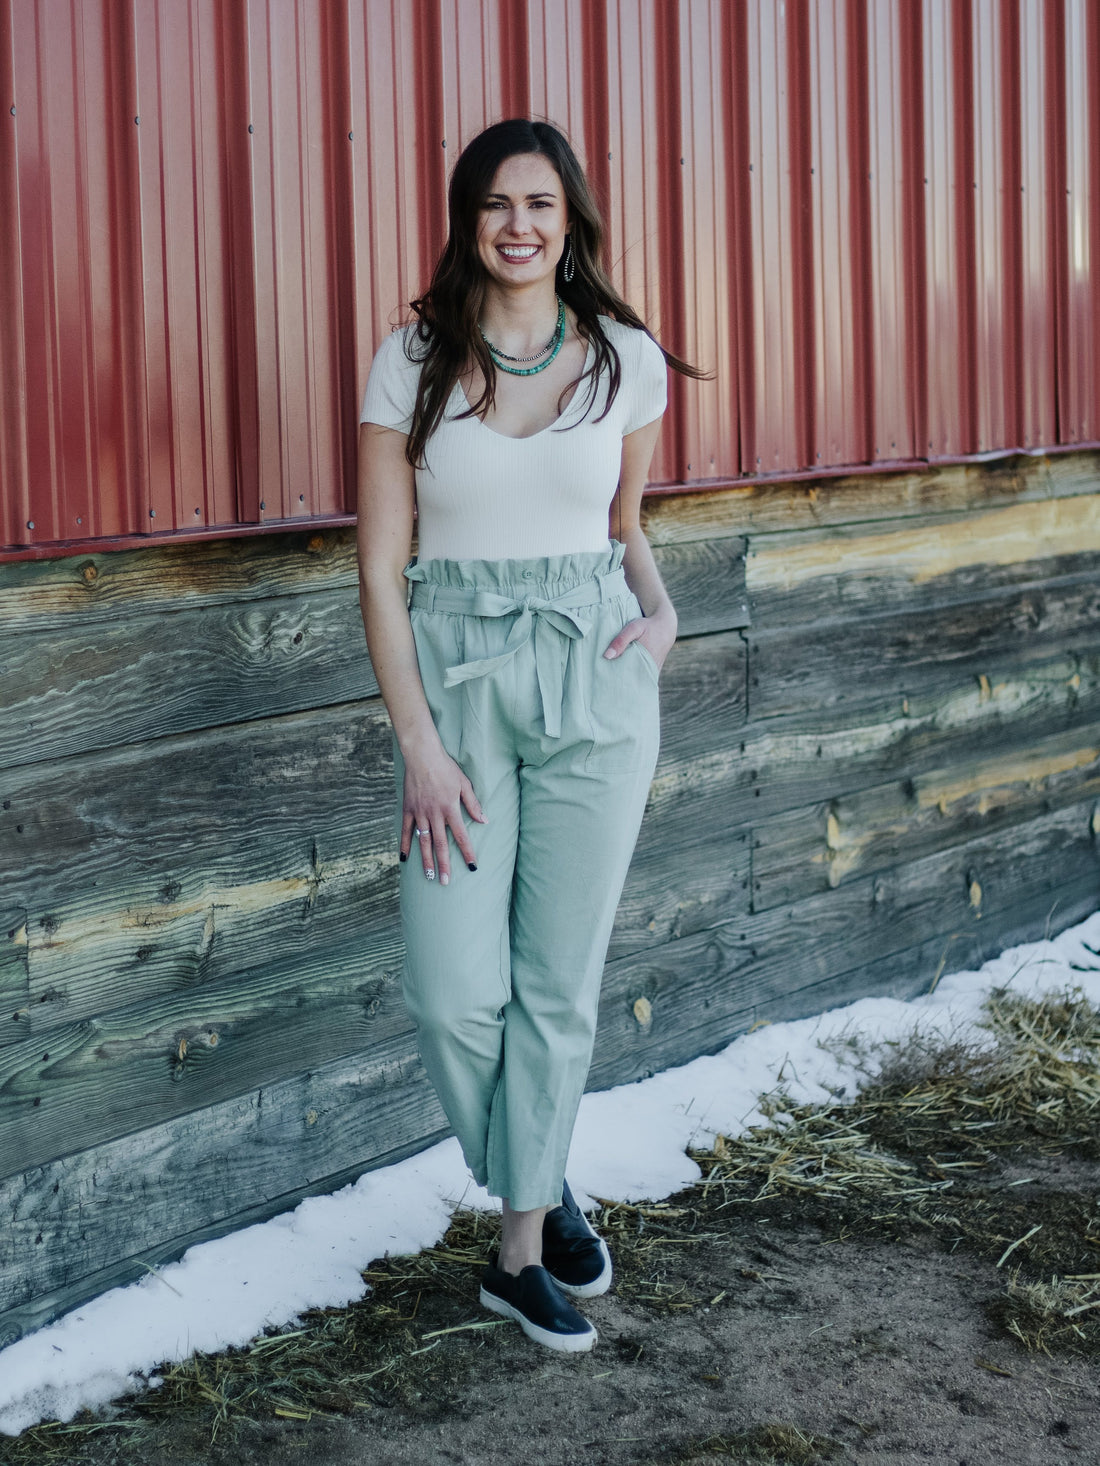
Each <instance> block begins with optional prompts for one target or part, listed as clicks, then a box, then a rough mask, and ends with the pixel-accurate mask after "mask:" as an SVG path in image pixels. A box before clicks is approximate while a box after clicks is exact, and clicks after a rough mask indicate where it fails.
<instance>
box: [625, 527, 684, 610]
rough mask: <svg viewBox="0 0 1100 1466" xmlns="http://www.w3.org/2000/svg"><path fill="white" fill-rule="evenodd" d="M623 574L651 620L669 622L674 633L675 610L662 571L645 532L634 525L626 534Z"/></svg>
mask: <svg viewBox="0 0 1100 1466" xmlns="http://www.w3.org/2000/svg"><path fill="white" fill-rule="evenodd" d="M623 544H624V545H625V546H626V551H625V553H624V555H623V573H624V574H625V575H626V582H627V584H628V585H629V586H630V589H631V590H632V591H633V592H634V594H635V595H636V596H637V597H638V604H639V605H640V606H641V608H642V611H643V613H644V614H645V615H646V616H647V617H649V618H650V619H656V620H660V621H663V622H666V623H668V624H669V625H670V626H671V628H672V630H673V633H675V630H676V608H675V607H674V606H673V604H672V601H671V599H670V597H669V594H668V591H667V590H666V589H665V585H664V581H663V580H662V579H661V572H660V571H659V570H658V569H657V562H656V561H655V560H654V558H653V551H652V550H651V549H650V547H649V541H648V540H647V539H646V537H645V530H643V529H642V528H641V526H640V525H634V526H632V527H631V528H630V529H628V530H625V531H624V532H623Z"/></svg>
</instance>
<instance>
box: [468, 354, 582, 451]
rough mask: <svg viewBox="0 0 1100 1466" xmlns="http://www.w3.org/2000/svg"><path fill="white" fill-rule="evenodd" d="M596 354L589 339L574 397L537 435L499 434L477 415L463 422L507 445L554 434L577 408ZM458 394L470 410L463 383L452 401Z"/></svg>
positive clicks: (574, 389)
mask: <svg viewBox="0 0 1100 1466" xmlns="http://www.w3.org/2000/svg"><path fill="white" fill-rule="evenodd" d="M595 354H596V348H595V346H593V344H592V340H591V338H589V341H588V347H587V350H586V351H585V354H584V366H583V367H582V368H581V378H580V381H579V382H578V383H577V385H576V386H575V387H574V388H573V395H572V397H570V399H569V401H568V402H567V403H566V404H565V406H564V407H563V408H562V410H561V412H559V413H558V415H557V417H556V418H555V419H554V421H553V422H550V423H547V424H546V426H545V427H544V428H539V430H538V432H537V433H524V434H522V435H521V436H519V437H517V436H515V435H514V434H512V433H499V432H497V430H496V428H491V427H490V426H489V424H488V423H487V422H484V421H482V419H481V418H480V417H478V415H477V413H474V415H473V416H472V417H469V418H463V419H462V421H464V422H472V423H476V425H477V426H478V427H479V428H484V429H485V431H486V432H487V433H492V435H493V437H494V438H503V439H504V441H505V442H506V443H530V442H532V441H533V440H534V439H535V438H541V437H542V435H543V433H550V432H553V430H554V429H555V428H556V427H559V426H560V425H561V424H562V423H563V422H564V421H565V419H566V418H567V417H568V416H569V414H570V413H571V412H572V410H573V408H574V407H575V405H576V402H577V398H578V396H579V395H580V392H581V389H582V387H583V385H584V374H585V373H586V372H587V371H588V367H589V363H590V362H591V360H592V359H593V357H594V356H595ZM456 393H457V394H458V396H459V397H460V398H461V399H462V404H463V408H464V409H468V408H470V407H471V406H472V403H471V402H470V399H469V398H468V397H467V396H466V392H465V390H464V388H463V386H462V383H461V382H455V384H454V389H453V391H452V393H451V397H452V400H453V398H454V396H455V394H456Z"/></svg>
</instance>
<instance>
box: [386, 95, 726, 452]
mask: <svg viewBox="0 0 1100 1466" xmlns="http://www.w3.org/2000/svg"><path fill="white" fill-rule="evenodd" d="M517 153H538V154H541V155H542V156H544V157H546V158H548V159H549V160H550V163H551V164H552V165H553V167H554V170H555V171H556V173H557V175H558V177H559V178H560V179H561V182H562V188H563V190H564V193H565V199H566V206H567V209H568V214H569V219H570V227H571V234H570V237H571V239H572V242H573V258H574V261H575V268H574V272H573V279H572V280H569V281H567V280H566V279H565V277H564V275H563V273H562V261H561V260H559V261H558V268H557V274H556V281H555V288H556V290H557V293H558V295H559V296H560V297H561V299H562V300H563V301H564V302H565V304H566V305H567V306H568V307H569V308H570V309H571V310H572V311H573V313H574V315H575V316H576V320H577V330H578V333H579V335H580V336H581V337H582V338H583V339H584V340H585V341H586V342H588V343H590V344H591V345H592V347H593V348H594V356H595V360H594V361H593V363H592V367H591V369H590V383H589V388H588V404H587V406H586V408H585V412H586V413H587V412H588V411H590V410H591V408H592V405H593V403H594V402H595V400H596V393H597V389H598V384H599V381H600V378H601V376H602V374H603V372H604V371H605V370H606V372H607V379H608V389H607V401H606V403H605V405H604V408H603V411H602V412H601V413H600V417H601V418H602V417H604V416H605V415H606V413H607V412H608V410H609V409H610V407H611V404H612V402H614V400H615V397H616V394H617V393H618V391H619V387H620V384H621V381H622V367H621V364H620V362H619V354H618V352H617V351H616V350H615V348H614V346H613V345H612V344H611V342H610V341H609V340H608V338H607V336H606V335H605V333H604V331H603V330H602V328H601V326H600V320H599V318H600V316H601V315H605V316H610V317H611V318H612V320H616V321H619V322H621V323H622V324H623V325H625V326H632V327H634V329H635V330H638V331H645V332H646V334H647V335H650V334H651V333H650V332H649V331H648V329H647V327H646V325H645V322H644V321H643V320H642V319H641V318H640V316H638V315H637V313H636V312H635V311H633V310H632V309H631V308H630V306H629V305H627V303H626V301H625V300H623V298H622V296H621V295H619V294H618V292H617V291H616V289H615V287H614V286H613V285H612V283H611V280H610V279H609V277H608V274H607V270H606V268H605V264H604V226H603V219H602V218H601V216H600V211H599V207H598V206H597V204H596V200H595V198H594V196H593V193H592V190H591V188H590V187H589V184H588V180H587V178H585V176H584V170H583V169H582V168H581V165H580V163H579V162H578V160H577V155H576V154H575V153H574V151H573V149H572V148H571V147H570V145H569V142H568V140H567V139H566V137H565V136H564V134H563V133H561V132H559V131H558V129H557V128H556V127H554V126H553V125H552V124H551V123H549V122H534V121H531V120H529V119H528V118H526V117H513V118H509V119H508V120H507V121H505V122H496V123H494V124H493V125H492V126H491V127H487V128H486V129H485V131H484V132H480V133H479V134H478V135H477V137H475V138H474V139H473V141H472V142H470V143H468V144H467V145H466V147H465V148H463V150H462V152H461V153H460V154H459V157H458V160H457V162H456V163H455V166H454V171H453V172H452V174H451V181H450V186H449V188H448V190H447V213H448V220H449V234H448V238H447V243H446V246H445V247H444V250H443V253H442V254H441V255H440V257H439V262H438V264H437V265H436V267H435V271H434V273H433V275H432V279H431V284H430V285H429V286H428V288H427V290H426V291H425V292H424V294H423V295H421V296H420V297H419V298H418V299H416V300H414V301H412V302H411V307H412V309H413V311H414V312H415V313H416V317H417V326H416V330H415V332H410V333H409V338H408V340H407V344H406V350H407V352H408V354H409V357H410V359H412V360H415V361H418V362H420V363H421V369H420V381H419V385H418V388H417V393H416V406H415V408H414V410H413V421H412V428H411V430H410V432H409V439H408V443H407V445H406V449H405V453H406V457H407V458H408V460H409V462H410V463H411V464H413V465H414V466H418V465H421V464H422V463H423V457H424V449H425V447H426V445H427V442H428V439H429V438H430V437H431V435H432V434H433V433H434V432H435V430H436V428H437V427H438V426H439V424H440V422H441V421H442V418H443V414H444V411H445V410H446V407H447V403H448V401H449V400H450V397H451V393H452V392H453V390H454V386H455V383H456V382H457V381H458V379H459V377H460V376H461V375H462V373H463V372H464V371H465V370H466V369H467V367H468V366H469V364H470V361H471V359H472V360H473V361H475V362H476V363H477V365H478V367H479V368H480V370H481V375H482V378H483V380H484V383H485V387H484V390H483V391H482V393H481V396H480V397H479V398H478V400H477V401H476V402H475V403H474V404H473V405H472V406H470V407H468V409H467V411H466V412H464V413H462V414H460V416H462V417H473V416H481V417H484V416H485V414H486V413H487V412H489V410H490V409H491V408H492V406H493V403H494V401H495V400H496V380H497V377H496V366H495V365H494V363H493V358H492V357H491V356H490V354H489V350H488V347H487V346H486V345H485V342H484V340H483V338H482V335H481V332H480V331H479V329H478V321H479V320H480V318H481V311H482V306H483V305H484V302H485V282H486V278H487V277H486V274H485V267H484V266H483V265H482V263H481V258H480V256H479V254H478V246H477V235H478V216H479V213H480V211H481V208H482V206H483V204H484V201H485V199H486V197H487V196H488V194H489V192H490V190H491V188H492V183H493V179H494V178H495V177H496V172H497V169H498V168H499V167H500V165H501V163H503V162H504V160H505V159H506V158H513V157H515V156H516V154H517ZM657 344H658V346H660V342H658V343H657ZM661 351H662V352H663V353H664V358H665V360H666V361H667V362H668V364H669V366H670V367H672V368H673V370H674V371H678V372H682V373H683V374H684V375H685V376H688V377H703V376H704V375H706V374H705V373H703V372H701V371H699V370H698V369H697V368H696V367H693V366H691V365H690V364H689V363H688V362H685V361H681V359H680V358H679V357H678V356H674V355H673V354H672V353H671V352H670V351H665V349H664V347H663V346H662V347H661ZM578 390H580V389H579V388H578ZM566 391H568V388H566ZM563 396H564V393H563ZM597 421H599V419H597Z"/></svg>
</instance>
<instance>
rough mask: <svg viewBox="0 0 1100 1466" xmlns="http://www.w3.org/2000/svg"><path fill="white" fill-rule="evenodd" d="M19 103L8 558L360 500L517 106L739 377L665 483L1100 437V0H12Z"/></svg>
mask: <svg viewBox="0 0 1100 1466" xmlns="http://www.w3.org/2000/svg"><path fill="white" fill-rule="evenodd" d="M0 100H2V103H3V111H2V113H0V292H2V298H0V405H2V418H0V474H2V493H0V516H2V517H0V545H6V546H8V547H11V548H10V549H9V550H8V551H7V553H15V554H27V553H31V554H41V553H50V552H51V548H52V547H57V549H58V550H59V548H60V547H61V546H62V545H65V547H66V548H69V547H71V542H73V541H82V540H103V539H109V538H110V539H113V538H116V537H120V536H129V535H134V534H149V533H160V532H171V531H174V532H177V533H179V532H183V533H187V532H190V533H192V534H193V533H199V532H210V530H211V528H212V527H221V528H225V527H229V528H232V527H234V526H242V525H243V526H252V527H254V528H255V527H258V526H261V525H264V524H271V523H286V522H287V521H295V520H303V519H304V520H310V519H319V518H322V519H323V518H331V517H333V516H336V517H341V516H346V515H347V513H348V511H349V510H350V509H351V508H352V505H353V484H354V471H353V470H354V455H355V439H356V417H357V407H358V400H359V395H360V391H361V386H362V381H363V377H364V374H365V371H366V368H367V365H368V363H369V360H370V355H371V352H372V349H373V347H374V345H375V344H376V343H377V342H378V340H379V339H380V338H381V337H382V335H383V334H384V333H385V331H386V330H387V329H388V325H389V323H390V322H391V321H392V320H396V319H397V318H398V311H399V307H400V304H401V302H403V301H406V300H407V299H408V298H409V297H410V296H411V295H414V294H416V293H417V292H418V290H419V289H420V288H421V287H422V285H423V283H424V281H425V277H426V272H427V270H428V268H429V266H430V263H431V261H432V260H433V258H434V256H435V254H436V253H437V251H438V249H439V247H440V244H441V240H442V232H443V227H444V208H443V198H444V187H445V179H446V173H447V168H448V162H449V160H450V159H451V158H453V157H454V155H455V153H456V151H457V149H458V148H459V147H460V146H461V144H462V142H463V141H464V140H465V139H467V138H468V137H469V136H470V135H471V134H472V133H474V132H475V131H476V130H477V129H478V128H480V127H481V126H482V125H483V124H484V123H485V122H487V121H490V120H492V119H494V118H497V117H500V116H505V115H511V114H515V113H517V112H526V111H530V112H533V113H536V114H542V115H547V116H549V117H551V118H552V119H554V120H555V121H557V122H559V123H560V124H561V125H562V126H563V127H565V128H566V129H567V130H568V131H569V133H570V134H571V136H572V137H573V139H574V141H575V142H576V144H577V146H578V149H579V150H580V151H581V152H582V154H583V155H584V156H585V158H586V160H587V163H588V166H589V169H590V171H591V173H592V175H593V176H594V177H595V179H596V181H597V183H598V184H599V186H600V188H601V189H602V191H603V193H604V195H605V199H606V205H607V212H608V217H609V220H610V225H611V241H612V252H613V257H614V273H615V278H616V280H617V281H618V283H619V285H620V287H621V288H622V289H623V291H624V293H625V294H626V295H627V296H628V298H630V299H631V300H632V301H633V302H634V303H635V304H636V305H637V306H638V307H639V308H640V309H641V310H642V311H643V312H644V313H645V315H646V316H647V318H648V319H649V321H650V322H651V324H652V325H653V326H654V328H655V329H656V330H657V331H658V332H659V334H660V335H661V336H662V337H663V339H664V340H665V341H666V342H667V343H668V344H669V345H670V346H672V347H673V348H675V349H676V350H678V351H681V352H683V353H684V354H686V355H687V356H689V357H691V358H692V359H693V360H695V361H697V362H700V363H702V364H704V365H706V366H709V367H713V368H714V369H715V371H716V373H717V375H716V378H715V380H714V381H713V382H711V383H707V384H703V385H696V384H685V383H683V382H681V381H679V380H677V381H676V382H675V383H674V399H673V411H672V413H671V415H670V418H669V420H668V423H667V427H666V431H665V432H664V434H663V435H662V442H661V446H660V448H659V450H658V460H657V462H656V464H655V468H654V478H655V480H657V481H664V482H694V481H697V480H714V479H718V480H729V479H737V478H741V477H743V476H746V475H753V474H760V473H767V474H784V473H793V472H799V471H803V470H807V469H827V468H832V467H836V466H839V465H854V464H874V463H880V462H882V463H885V462H891V461H898V460H912V459H937V458H945V457H957V456H960V455H969V454H975V453H987V452H991V451H994V450H998V449H1008V448H1013V447H1022V448H1034V447H1038V446H1054V445H1059V444H1076V443H1083V442H1095V441H1097V440H1100V372H1098V370H1097V367H1098V362H1097V353H1098V350H1100V346H1098V340H1100V141H1098V140H1100V4H1098V3H1096V0H232V3H231V0H0ZM3 553H5V552H4V551H2V550H0V554H3Z"/></svg>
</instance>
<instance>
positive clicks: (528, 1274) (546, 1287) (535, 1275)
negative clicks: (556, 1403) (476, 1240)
mask: <svg viewBox="0 0 1100 1466" xmlns="http://www.w3.org/2000/svg"><path fill="white" fill-rule="evenodd" d="M498 1257H499V1254H498ZM496 1264H497V1259H494V1261H493V1262H489V1263H487V1264H486V1266H485V1271H484V1272H483V1273H482V1275H481V1302H482V1304H483V1305H484V1306H485V1307H486V1308H491V1309H492V1310H493V1312H494V1313H499V1314H502V1315H503V1316H504V1317H505V1318H514V1319H515V1321H516V1323H518V1324H519V1326H520V1328H521V1329H522V1330H523V1332H524V1333H525V1334H526V1335H527V1337H528V1338H529V1339H534V1341H535V1342H536V1344H543V1345H545V1346H546V1348H547V1349H560V1350H563V1351H564V1352H566V1353H569V1354H579V1353H582V1352H583V1351H584V1350H586V1349H591V1347H592V1345H593V1344H594V1343H595V1342H596V1330H595V1329H594V1328H593V1327H592V1325H591V1324H590V1323H589V1322H588V1320H587V1319H586V1318H585V1317H584V1316H583V1315H582V1314H579V1313H578V1312H577V1310H576V1309H575V1308H574V1307H573V1305H572V1304H571V1303H570V1302H569V1300H568V1299H567V1298H565V1297H564V1296H563V1295H562V1294H561V1293H560V1292H559V1291H558V1289H557V1287H556V1286H555V1284H554V1280H553V1279H552V1278H551V1276H550V1274H549V1273H548V1272H547V1271H546V1269H545V1268H544V1267H539V1266H538V1264H537V1263H531V1264H530V1265H529V1266H528V1267H525V1268H523V1269H521V1271H520V1272H519V1273H518V1274H517V1273H506V1272H502V1271H501V1269H500V1268H499V1267H498V1266H497V1265H496Z"/></svg>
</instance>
